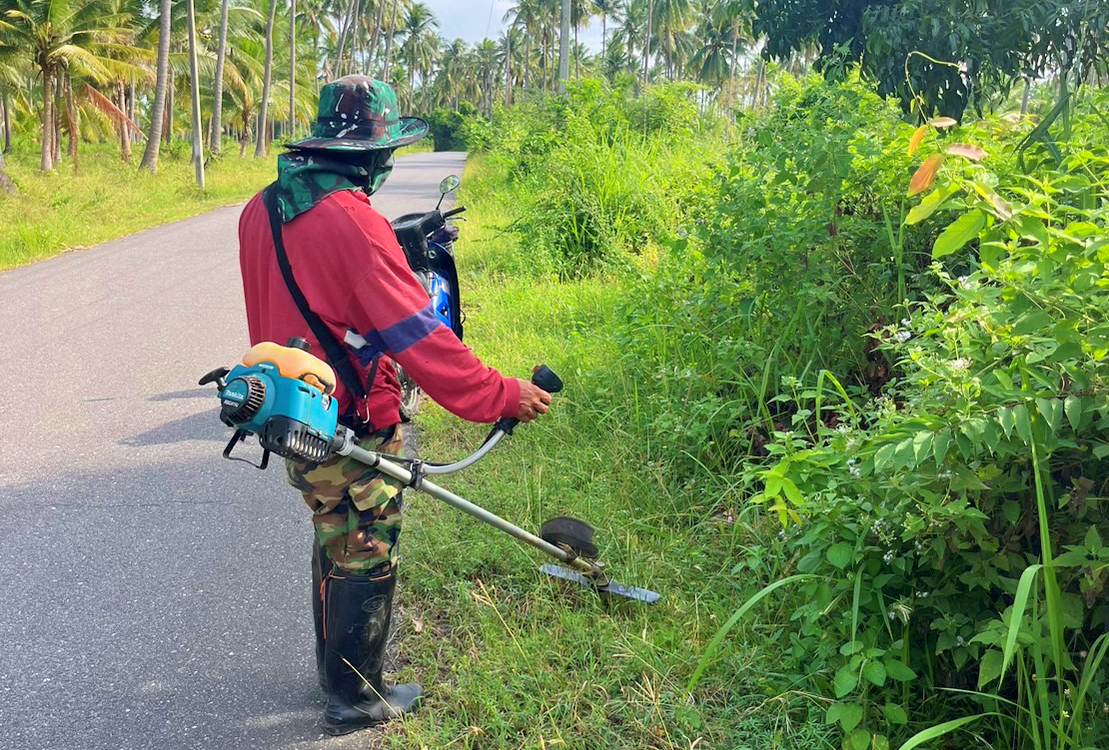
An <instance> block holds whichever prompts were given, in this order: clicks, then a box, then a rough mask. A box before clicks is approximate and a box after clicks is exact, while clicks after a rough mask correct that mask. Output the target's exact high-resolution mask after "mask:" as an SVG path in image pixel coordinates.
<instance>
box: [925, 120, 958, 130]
mask: <svg viewBox="0 0 1109 750" xmlns="http://www.w3.org/2000/svg"><path fill="white" fill-rule="evenodd" d="M928 124H929V125H931V126H932V127H934V128H935V129H936V130H943V129H944V128H953V127H955V126H956V125H958V124H959V123H958V122H957V121H956V120H955V119H954V118H951V117H933V118H932V119H931V120H929V121H928Z"/></svg>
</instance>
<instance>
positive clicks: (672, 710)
mask: <svg viewBox="0 0 1109 750" xmlns="http://www.w3.org/2000/svg"><path fill="white" fill-rule="evenodd" d="M495 180H496V178H495V175H494V174H492V173H491V170H490V169H489V167H488V165H487V164H486V162H485V161H484V160H483V159H482V158H481V157H477V158H473V159H471V162H470V164H469V165H468V167H467V170H466V177H465V179H464V181H463V194H462V196H461V203H463V204H464V205H466V206H467V208H468V209H469V211H468V213H467V214H466V216H467V218H468V222H467V223H466V224H464V225H463V226H462V237H463V241H462V242H461V244H460V246H459V256H460V263H461V267H462V268H461V273H462V275H463V282H462V292H463V305H464V306H465V308H466V310H467V312H468V319H467V334H466V335H467V343H468V344H470V345H471V346H472V347H473V348H474V349H475V350H476V351H477V353H478V354H479V355H480V356H481V357H483V358H484V359H485V360H487V361H489V362H491V363H493V364H495V365H496V366H497V367H498V368H500V369H501V370H502V371H503V372H506V373H517V374H523V373H527V372H530V369H531V367H532V366H533V365H534V364H536V363H537V362H539V361H545V362H546V363H548V364H549V365H550V366H551V367H552V368H554V370H555V371H556V372H558V373H560V374H561V375H562V376H563V379H564V380H565V382H566V390H565V392H564V393H563V394H560V395H559V396H557V397H556V399H555V404H554V408H553V410H552V414H551V415H549V416H548V417H546V418H543V419H541V420H539V421H538V422H537V423H535V424H533V425H528V426H526V427H523V428H521V429H519V430H518V431H517V433H516V435H515V436H514V437H513V438H512V439H511V440H510V441H508V442H507V443H506V444H505V445H504V446H503V447H502V448H501V449H499V450H498V451H495V452H494V453H493V454H492V455H491V456H490V457H489V458H487V459H486V460H484V461H483V462H482V463H481V464H479V465H478V466H477V467H476V468H474V469H471V470H470V471H468V472H466V473H464V474H461V475H458V476H455V477H451V478H450V479H448V480H447V481H446V482H445V484H446V485H448V486H449V487H451V488H452V489H453V490H455V491H458V492H459V493H461V494H463V495H464V496H466V497H469V498H471V499H472V500H474V501H476V502H478V503H479V504H482V505H484V506H486V507H488V508H489V509H490V510H493V511H494V512H497V513H499V514H501V515H503V516H505V517H506V518H508V519H510V520H512V521H514V522H516V523H518V524H519V525H521V526H524V527H525V528H529V529H537V528H538V526H539V525H540V524H541V523H542V521H543V520H544V519H546V518H549V517H552V516H556V515H562V514H567V515H573V516H577V517H580V518H583V519H586V520H588V521H589V522H590V523H591V524H593V525H594V526H595V527H596V529H597V534H598V541H599V543H600V547H601V550H602V558H603V559H605V560H606V561H607V562H608V564H609V566H610V570H611V572H612V574H613V576H614V577H615V578H618V579H619V580H621V581H622V582H625V583H628V584H634V585H641V586H644V587H647V588H652V589H656V590H658V591H660V592H661V593H662V595H663V600H662V602H660V603H659V604H658V605H656V606H655V607H647V606H645V605H641V604H636V603H632V602H623V601H609V602H604V601H601V600H599V599H598V598H597V597H596V596H595V595H593V594H592V593H591V592H588V591H586V590H583V589H580V588H576V587H572V586H570V585H567V584H563V583H561V582H558V581H553V580H550V579H547V578H545V577H544V576H542V575H541V574H539V573H538V572H537V567H538V565H539V563H540V562H545V560H540V556H539V555H538V554H537V553H535V552H533V551H532V550H531V549H530V548H526V547H523V546H522V545H519V544H517V543H515V542H513V541H512V540H511V539H509V538H508V537H507V536H504V535H503V534H501V533H499V532H496V531H494V530H492V529H489V528H487V527H485V526H483V525H481V524H479V523H478V522H476V521H473V520H471V519H469V518H468V517H466V516H464V515H462V514H460V513H458V512H456V511H453V510H451V509H449V508H447V507H446V506H443V505H440V504H438V503H437V502H436V501H435V500H434V499H431V498H429V497H426V496H421V495H419V494H417V493H411V494H410V495H409V500H408V503H409V505H408V508H407V509H406V512H407V514H408V516H407V523H406V531H405V534H404V537H403V542H402V557H403V560H404V561H403V563H402V569H403V573H402V584H401V585H402V593H401V602H402V611H401V614H400V615H399V616H398V618H397V619H398V621H399V622H398V629H399V639H400V647H399V652H400V666H401V670H400V674H399V675H397V677H398V679H400V680H406V679H418V680H420V681H421V682H422V683H423V684H424V686H425V689H426V690H427V693H428V697H427V701H426V703H425V705H424V707H423V709H421V711H420V712H418V713H417V714H415V715H414V716H413V717H412V718H410V719H408V720H406V721H405V722H404V723H403V725H399V726H395V727H392V728H390V729H389V730H388V731H387V732H386V733H385V734H384V735H382V739H383V740H385V744H386V745H388V746H391V747H407V748H411V747H427V748H444V747H465V748H521V747H528V748H660V749H661V748H667V749H669V748H694V747H697V748H723V749H726V750H738V749H740V748H750V749H751V750H755V749H758V750H762V749H764V748H824V747H829V748H830V747H832V745H831V744H830V742H829V741H828V739H827V738H826V736H825V732H824V730H823V729H822V728H821V727H820V725H819V721H817V718H816V717H817V716H818V715H822V714H823V710H824V706H823V705H821V704H820V703H819V702H818V701H815V700H813V699H811V698H809V697H808V696H806V695H804V694H801V693H784V694H783V693H780V692H778V691H775V690H773V689H771V688H770V687H769V685H770V684H771V679H770V678H771V677H774V675H772V674H771V673H772V671H773V663H774V654H773V649H772V648H767V647H766V644H765V643H764V642H763V640H762V638H761V637H760V632H765V631H760V630H759V628H767V629H771V630H772V629H774V628H776V627H780V626H784V624H785V623H786V621H787V620H788V612H780V613H778V614H777V615H776V617H777V618H778V621H779V622H775V621H774V616H771V617H769V618H768V617H762V618H760V621H759V622H760V624H759V625H758V626H757V627H751V628H745V627H744V626H741V627H738V628H736V630H734V631H733V635H732V636H731V637H732V639H733V641H734V642H733V643H732V644H731V646H730V648H729V649H727V653H726V654H724V655H723V656H722V657H721V659H720V661H718V662H717V663H715V664H714V665H713V667H712V668H711V669H710V670H709V672H708V673H707V677H706V679H705V680H704V681H703V682H702V683H701V685H700V686H699V687H698V688H697V690H696V691H695V692H694V694H693V696H692V697H689V696H687V695H686V693H685V690H684V686H685V684H686V682H687V680H688V678H689V676H690V674H691V673H692V671H693V669H694V668H695V666H696V664H697V661H698V658H699V656H700V654H701V652H702V651H703V649H704V647H705V644H706V643H707V642H708V641H709V640H710V639H711V638H712V636H713V634H714V633H715V632H716V631H717V630H718V628H719V627H720V625H721V623H722V622H723V621H724V620H725V619H726V618H727V617H728V616H729V615H730V614H731V613H732V611H734V609H735V608H736V607H737V606H738V605H739V603H740V602H742V601H743V600H744V599H745V598H746V597H747V596H748V595H749V594H750V593H752V592H753V591H754V590H756V589H757V587H758V586H759V583H760V582H759V581H755V580H752V581H750V582H749V585H747V586H744V587H743V588H739V587H737V585H736V583H735V577H734V576H731V575H729V571H730V569H731V566H732V564H733V562H734V556H733V553H734V548H735V545H736V544H738V543H739V541H740V538H741V535H740V534H739V533H738V531H739V529H738V525H737V523H736V522H735V521H734V520H731V519H728V518H725V517H723V516H713V517H707V518H697V517H694V516H692V515H691V514H689V513H687V512H685V511H684V508H685V507H686V506H687V505H689V504H690V503H689V500H690V493H694V492H699V491H703V490H702V488H694V487H679V486H674V485H673V483H672V482H670V481H669V478H668V476H667V473H666V467H665V466H664V465H661V464H658V463H657V462H656V463H653V464H652V463H648V462H647V459H646V458H645V457H644V456H645V451H644V450H643V447H642V446H640V445H637V444H635V443H634V442H633V441H629V440H627V439H626V438H627V435H628V433H627V432H626V431H624V430H622V429H620V425H618V424H615V423H614V421H613V420H614V417H613V416H612V414H613V413H614V410H613V409H611V408H610V406H609V404H606V403H604V402H603V401H602V400H599V398H598V394H603V393H613V392H619V391H621V390H626V391H627V397H629V398H630V397H632V393H631V391H632V390H633V388H634V383H635V377H634V376H633V375H632V374H629V373H623V372H621V371H620V369H619V365H618V357H617V355H618V352H617V351H616V350H615V345H614V343H613V342H612V339H611V337H609V336H607V335H606V332H607V331H608V329H609V328H610V325H609V324H610V321H611V320H612V318H613V315H614V313H615V305H616V303H617V302H618V301H619V299H620V297H621V294H623V293H624V291H625V289H624V285H623V283H622V282H621V281H620V280H619V279H617V278H586V279H582V280H576V281H562V282H560V281H557V280H554V279H552V278H549V277H545V276H539V275H529V274H528V273H527V270H526V269H527V267H528V264H527V258H526V248H521V247H520V246H519V243H518V241H517V240H516V239H515V237H514V236H512V235H509V234H506V232H505V229H506V228H507V226H508V225H509V223H510V221H511V217H510V213H509V211H508V210H506V209H505V206H504V205H503V204H502V203H498V201H504V200H505V196H504V195H503V194H500V193H498V192H497V191H494V190H490V189H489V188H490V186H491V185H493V184H494V183H495ZM614 384H615V385H614ZM418 421H419V425H420V430H421V444H422V445H421V448H422V453H423V455H424V456H426V457H429V458H431V459H444V458H449V457H453V456H459V455H462V454H463V453H465V452H466V451H467V449H469V448H472V447H473V446H474V445H475V444H476V442H477V441H479V440H480V439H481V437H482V436H483V434H484V428H481V427H478V426H471V425H465V424H462V423H460V422H459V421H458V420H456V419H454V418H453V417H450V416H449V415H447V414H445V413H444V412H443V411H441V410H440V409H438V408H437V407H434V406H433V405H431V404H428V405H426V406H425V407H424V411H423V413H422V414H421V415H420V417H419V420H418ZM779 679H780V677H779Z"/></svg>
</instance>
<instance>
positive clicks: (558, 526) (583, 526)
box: [539, 516, 597, 560]
mask: <svg viewBox="0 0 1109 750" xmlns="http://www.w3.org/2000/svg"><path fill="white" fill-rule="evenodd" d="M539 537H540V538H541V539H543V540H544V541H547V542H550V543H551V544H553V545H554V546H556V547H564V548H569V549H571V550H573V552H574V554H577V555H580V556H581V557H584V558H586V559H587V560H596V559H597V545H595V544H594V543H593V527H592V526H590V525H589V524H587V523H586V522H585V521H581V520H579V519H577V518H571V517H570V516H558V517H557V518H552V519H551V520H549V521H547V522H546V523H544V524H543V525H542V526H540V527H539Z"/></svg>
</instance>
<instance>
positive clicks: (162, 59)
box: [139, 0, 173, 172]
mask: <svg viewBox="0 0 1109 750" xmlns="http://www.w3.org/2000/svg"><path fill="white" fill-rule="evenodd" d="M172 10H173V0H161V3H160V10H159V12H160V13H161V17H160V19H159V21H160V26H159V32H158V78H157V82H156V83H155V84H154V105H153V107H152V108H151V110H150V132H149V133H147V137H146V150H145V151H143V155H142V163H141V164H140V165H139V167H140V168H141V169H149V170H150V171H151V172H156V171H157V170H158V149H159V147H160V146H161V144H162V117H163V112H164V111H165V106H166V81H167V80H168V77H169V34H170V20H171V13H172Z"/></svg>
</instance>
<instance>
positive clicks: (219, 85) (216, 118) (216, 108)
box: [208, 0, 231, 156]
mask: <svg viewBox="0 0 1109 750" xmlns="http://www.w3.org/2000/svg"><path fill="white" fill-rule="evenodd" d="M230 7H231V2H230V0H223V2H222V3H220V11H219V41H218V42H217V45H218V46H217V47H216V77H215V81H213V83H212V123H211V124H212V127H211V129H210V130H209V132H208V150H209V151H211V152H212V154H213V155H215V156H219V153H220V150H221V147H222V145H223V144H222V143H221V141H222V140H223V66H224V63H225V61H226V60H227V14H228V10H229V9H230Z"/></svg>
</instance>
